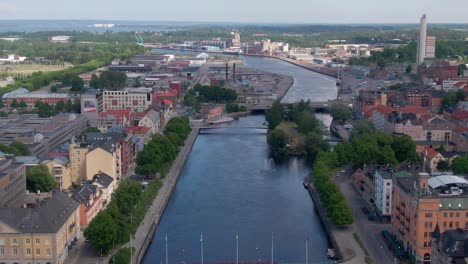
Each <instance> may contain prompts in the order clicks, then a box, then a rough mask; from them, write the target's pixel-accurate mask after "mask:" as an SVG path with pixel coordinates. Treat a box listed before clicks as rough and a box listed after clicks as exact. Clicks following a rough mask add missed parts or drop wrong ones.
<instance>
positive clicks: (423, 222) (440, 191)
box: [391, 171, 468, 263]
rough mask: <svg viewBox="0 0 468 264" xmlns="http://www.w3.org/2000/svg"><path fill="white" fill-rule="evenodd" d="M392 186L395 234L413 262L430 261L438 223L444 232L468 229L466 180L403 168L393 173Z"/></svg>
mask: <svg viewBox="0 0 468 264" xmlns="http://www.w3.org/2000/svg"><path fill="white" fill-rule="evenodd" d="M393 186H394V188H393V196H392V218H391V219H392V228H393V235H394V236H395V237H396V239H397V241H398V242H400V244H401V245H403V247H404V249H405V250H406V251H407V252H408V254H409V256H410V258H412V259H413V261H416V262H418V261H419V262H421V263H430V262H431V259H432V248H431V235H432V233H433V232H435V229H436V226H438V227H439V228H440V231H441V232H445V231H447V230H455V229H457V228H468V199H467V191H468V181H467V180H466V179H464V178H462V177H459V176H453V175H441V176H436V177H430V176H429V174H427V173H423V172H421V173H418V174H412V173H408V172H406V171H400V172H398V173H395V174H394V177H393Z"/></svg>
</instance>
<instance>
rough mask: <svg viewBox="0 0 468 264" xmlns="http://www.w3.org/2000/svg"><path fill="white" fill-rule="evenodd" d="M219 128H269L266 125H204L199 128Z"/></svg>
mask: <svg viewBox="0 0 468 264" xmlns="http://www.w3.org/2000/svg"><path fill="white" fill-rule="evenodd" d="M218 128H234V129H242V128H243V129H268V127H266V126H216V125H213V126H203V127H199V129H218Z"/></svg>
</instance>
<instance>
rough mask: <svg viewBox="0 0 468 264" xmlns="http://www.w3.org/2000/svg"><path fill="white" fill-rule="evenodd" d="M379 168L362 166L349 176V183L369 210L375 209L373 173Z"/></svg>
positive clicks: (377, 166)
mask: <svg viewBox="0 0 468 264" xmlns="http://www.w3.org/2000/svg"><path fill="white" fill-rule="evenodd" d="M379 168H380V166H379V165H364V167H363V168H362V170H361V169H357V170H356V171H355V172H354V173H353V175H352V176H351V179H352V181H351V182H352V183H353V185H354V187H355V188H356V189H357V190H358V192H359V194H360V195H361V197H362V198H363V199H364V202H365V203H366V205H367V206H368V207H370V208H375V196H376V195H375V171H376V170H377V169H379Z"/></svg>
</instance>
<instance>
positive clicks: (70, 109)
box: [65, 100, 73, 113]
mask: <svg viewBox="0 0 468 264" xmlns="http://www.w3.org/2000/svg"><path fill="white" fill-rule="evenodd" d="M65 111H66V112H67V113H73V102H72V101H71V100H68V101H67V102H66V103H65Z"/></svg>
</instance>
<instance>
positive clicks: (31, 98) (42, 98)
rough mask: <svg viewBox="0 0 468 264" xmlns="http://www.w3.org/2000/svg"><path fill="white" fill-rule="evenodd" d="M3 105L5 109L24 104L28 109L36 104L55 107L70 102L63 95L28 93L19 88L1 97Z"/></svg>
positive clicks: (65, 95)
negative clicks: (60, 103)
mask: <svg viewBox="0 0 468 264" xmlns="http://www.w3.org/2000/svg"><path fill="white" fill-rule="evenodd" d="M2 100H3V103H4V104H5V105H6V106H7V107H11V104H12V103H13V102H14V101H16V103H18V104H19V103H21V102H25V103H26V105H27V107H28V108H36V103H37V102H41V103H47V104H49V105H52V106H53V105H56V104H57V103H58V102H63V103H67V102H68V101H69V100H71V98H70V95H68V94H65V93H30V92H29V91H28V90H26V89H24V88H19V89H17V90H15V91H12V92H9V93H6V94H4V95H3V96H2Z"/></svg>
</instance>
